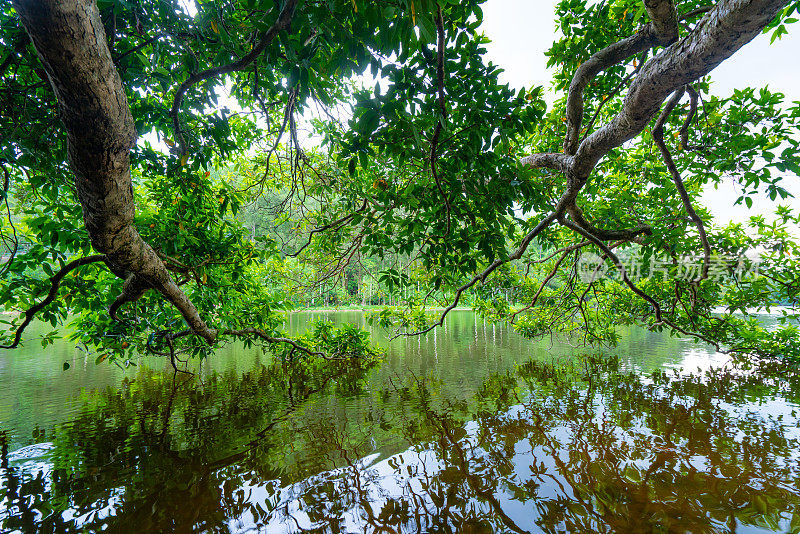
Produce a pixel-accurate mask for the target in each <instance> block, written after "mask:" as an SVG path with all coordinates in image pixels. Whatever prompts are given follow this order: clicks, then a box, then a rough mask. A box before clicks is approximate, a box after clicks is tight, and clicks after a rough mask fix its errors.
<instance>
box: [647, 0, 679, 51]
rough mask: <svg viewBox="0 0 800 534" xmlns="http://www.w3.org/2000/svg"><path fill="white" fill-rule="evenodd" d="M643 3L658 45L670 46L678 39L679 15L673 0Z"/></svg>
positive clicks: (650, 0)
mask: <svg viewBox="0 0 800 534" xmlns="http://www.w3.org/2000/svg"><path fill="white" fill-rule="evenodd" d="M643 1H644V9H645V11H647V16H648V17H650V21H651V22H652V24H653V32H654V33H655V37H656V39H657V40H658V44H660V45H668V44H671V43H673V42H675V41H676V40H677V39H678V15H677V13H676V12H675V3H674V2H673V0H643Z"/></svg>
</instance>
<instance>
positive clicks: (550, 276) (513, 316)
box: [509, 241, 589, 324]
mask: <svg viewBox="0 0 800 534" xmlns="http://www.w3.org/2000/svg"><path fill="white" fill-rule="evenodd" d="M583 244H586V245H588V244H589V242H588V241H583ZM573 250H577V249H576V248H574V246H573V247H569V248H567V249H566V250H565V251H564V253H563V254H561V257H560V258H558V260H556V263H555V265H553V268H552V269H551V270H550V272H549V273H548V275H547V276H546V277H545V279H544V280H542V283H541V285H540V286H539V289H538V290H537V291H536V294H535V295H534V296H533V299H532V300H531V303H530V304H528V305H527V306H525V307H524V308H522V309H519V310H517V311H515V312H514V313H512V314H511V317H510V318H509V322H510V323H512V324H513V323H514V320H515V319H516V318H517V315H519V314H520V313H522V312H524V311H528V310H530V309H531V308H533V307H534V306H536V302H537V301H538V300H539V296H540V295H541V294H542V291H544V288H545V286H546V285H547V282H549V281H550V280H552V279H553V277H554V276H555V275H556V273H557V272H558V268H559V267H561V263H563V261H564V260H565V259H566V258H567V256H569V255H570V253H571V252H572V251H573Z"/></svg>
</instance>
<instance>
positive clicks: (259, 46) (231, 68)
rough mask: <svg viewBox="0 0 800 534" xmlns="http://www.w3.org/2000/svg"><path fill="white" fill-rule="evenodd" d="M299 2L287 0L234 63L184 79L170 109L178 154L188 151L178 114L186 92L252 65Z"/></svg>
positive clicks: (288, 21) (289, 19)
mask: <svg viewBox="0 0 800 534" xmlns="http://www.w3.org/2000/svg"><path fill="white" fill-rule="evenodd" d="M298 2H299V0H286V4H284V6H283V9H282V10H281V12H280V14H279V15H278V20H276V21H275V24H273V25H272V26H271V27H270V28H269V29H268V30H267V31H266V32H264V34H263V35H262V36H261V38H260V39H259V41H258V42H257V43H256V45H255V46H254V47H253V49H252V50H251V51H250V52H248V53H247V54H246V55H245V56H244V57H242V58H241V59H239V60H238V61H234V62H233V63H228V64H227V65H220V66H218V67H212V68H210V69H206V70H204V71H201V72H198V73H197V74H193V75H191V76H190V77H189V78H188V79H187V80H186V81H184V82H183V83H182V84H181V85H180V87H178V90H177V91H176V92H175V99H174V100H173V101H172V109H170V116H171V117H172V128H173V130H174V133H175V144H176V145H177V147H178V155H180V156H183V155H184V154H185V153H186V141H185V140H184V138H183V133H182V131H181V127H180V122H179V120H178V115H179V113H180V109H181V103H182V102H183V97H184V95H185V94H186V92H187V91H188V90H189V89H190V88H191V87H192V86H193V85H196V84H198V83H200V82H202V81H204V80H209V79H211V78H215V77H217V76H220V75H222V74H229V73H231V72H236V71H238V70H242V69H243V68H245V67H247V66H248V65H250V64H251V63H252V62H253V61H255V60H256V59H257V58H258V56H260V55H261V53H262V52H264V50H265V49H266V48H267V46H268V45H269V44H270V43H271V42H272V40H273V39H275V37H276V36H277V35H278V33H279V32H280V31H281V30H285V29H287V28H288V27H289V24H290V23H291V21H292V17H293V16H294V10H295V8H296V7H297V4H298Z"/></svg>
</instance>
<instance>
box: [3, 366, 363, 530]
mask: <svg viewBox="0 0 800 534" xmlns="http://www.w3.org/2000/svg"><path fill="white" fill-rule="evenodd" d="M374 361H375V360H373V359H352V360H340V361H325V360H317V359H309V360H296V361H294V362H292V363H291V364H288V363H280V362H276V363H274V364H272V365H270V366H269V367H263V368H261V369H257V370H254V371H251V372H249V373H246V374H244V375H242V376H237V375H235V374H226V375H222V376H212V377H210V378H208V379H206V380H205V381H204V383H203V384H199V383H198V380H197V379H196V377H182V376H181V375H178V376H177V377H175V376H173V375H169V374H159V373H153V372H150V371H144V372H142V373H140V374H139V375H138V376H137V378H136V379H135V380H133V381H130V382H127V381H126V382H125V383H123V385H122V386H121V387H120V388H119V389H117V390H113V389H110V388H109V389H107V390H106V391H103V392H102V393H100V394H99V395H96V396H92V397H90V398H89V399H88V401H87V403H86V405H85V406H84V409H83V410H82V412H81V414H80V415H79V416H78V417H77V418H76V419H75V420H74V421H72V422H70V423H69V424H68V425H63V426H61V427H58V428H56V429H55V430H54V432H53V443H54V452H53V455H52V458H51V460H52V469H51V472H50V475H49V480H41V479H40V478H41V477H40V478H39V479H37V478H36V477H29V476H28V477H25V476H23V473H21V472H20V470H19V469H15V468H13V467H12V468H10V469H5V470H3V475H4V476H3V477H2V478H3V479H4V480H3V482H4V483H3V486H2V488H0V496H2V497H4V498H5V499H6V504H5V505H4V508H5V510H3V509H0V518H2V519H3V521H2V523H0V526H2V527H3V528H19V529H22V530H23V531H30V532H51V531H70V530H80V529H85V530H88V531H96V530H98V529H100V528H102V527H109V526H110V527H111V528H112V529H118V530H123V531H129V530H131V529H133V530H136V531H140V532H168V531H186V530H203V531H221V532H227V531H228V530H229V529H228V527H227V523H228V519H229V518H235V517H237V516H238V515H241V514H242V513H244V511H245V510H248V509H250V508H251V506H252V503H251V502H250V501H249V500H248V499H247V497H246V494H245V492H244V491H242V490H241V488H243V487H246V486H247V485H248V484H250V483H251V482H252V481H256V480H257V481H259V482H261V481H264V480H272V479H277V478H279V477H280V478H281V479H283V478H288V479H292V478H293V477H294V479H301V478H305V477H307V476H309V474H311V473H314V472H317V471H318V470H319V469H320V468H321V467H320V466H313V465H301V464H299V463H298V462H291V461H288V462H286V463H287V465H290V466H292V467H294V468H296V471H295V472H290V473H287V472H284V471H283V470H282V469H281V466H282V465H283V464H284V461H285V460H286V452H287V449H291V445H292V436H291V435H287V434H286V433H284V432H282V431H281V428H282V425H284V424H285V422H286V421H287V420H288V419H290V418H291V417H292V414H293V413H295V412H296V411H297V410H300V409H301V408H302V407H303V406H304V405H305V403H307V402H308V401H309V399H311V398H312V397H314V396H315V394H317V393H319V392H320V391H322V390H326V391H327V390H330V391H331V392H332V394H335V395H337V396H339V397H345V398H346V397H349V396H353V395H357V394H359V393H360V391H361V384H362V381H363V378H364V376H365V373H366V371H367V370H368V369H369V368H370V367H372V365H373V364H374ZM287 438H288V439H287ZM64 510H68V511H69V512H68V515H69V516H70V517H76V518H79V519H73V520H67V521H65V520H64V519H63V518H62V511H64ZM108 510H111V511H112V513H111V516H109V517H106V516H108ZM2 514H5V517H3V515H2ZM134 525H135V527H134Z"/></svg>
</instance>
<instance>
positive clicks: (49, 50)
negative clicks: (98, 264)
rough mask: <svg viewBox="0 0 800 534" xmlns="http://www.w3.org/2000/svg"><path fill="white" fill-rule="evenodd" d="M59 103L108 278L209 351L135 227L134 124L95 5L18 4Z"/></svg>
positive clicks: (193, 316) (62, 1) (56, 0)
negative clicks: (149, 293)
mask: <svg viewBox="0 0 800 534" xmlns="http://www.w3.org/2000/svg"><path fill="white" fill-rule="evenodd" d="M13 5H14V7H15V9H16V11H17V13H18V14H19V16H20V18H21V19H22V23H23V25H24V27H25V30H26V31H27V32H28V35H29V36H30V37H31V41H32V42H33V45H34V47H35V48H36V52H37V54H38V55H39V58H40V59H41V61H42V64H43V65H44V67H45V70H46V71H47V75H48V77H49V79H50V83H51V85H52V87H53V91H54V92H55V94H56V97H57V99H58V106H59V112H60V117H61V120H62V122H63V124H64V127H65V129H66V132H67V140H68V153H69V161H70V166H71V168H72V171H73V172H74V173H75V185H76V188H77V191H78V198H79V199H80V202H81V207H82V208H83V219H84V223H85V225H86V229H87V230H88V232H89V237H90V239H91V241H92V245H93V246H94V248H95V249H96V250H97V251H98V252H101V253H103V254H105V255H106V263H107V264H108V265H109V267H110V268H111V270H112V271H113V272H114V273H115V274H117V275H118V276H119V275H122V276H123V277H125V278H128V277H129V276H134V277H136V278H138V279H139V280H140V282H141V283H142V284H149V285H150V286H151V287H153V288H154V289H156V290H158V291H159V292H160V293H161V294H162V295H163V296H164V297H165V298H166V299H167V300H168V301H169V302H171V303H172V304H173V305H174V306H175V307H176V308H177V309H178V310H179V311H180V313H181V315H182V316H183V317H184V319H185V320H186V322H187V323H188V324H189V326H190V327H191V328H192V330H194V331H195V332H197V333H198V334H199V335H201V336H202V337H203V338H204V339H205V340H206V341H207V342H208V343H211V342H213V341H214V334H213V332H212V331H210V330H209V329H208V327H207V326H206V325H205V323H204V322H203V320H202V318H201V317H200V315H199V313H198V312H197V309H196V308H195V307H194V305H193V304H192V303H191V302H190V301H189V299H188V298H187V297H186V295H184V294H183V292H182V291H181V290H180V288H179V287H178V286H177V285H176V284H175V282H174V281H173V280H172V278H171V277H170V275H169V272H168V271H167V269H166V267H165V266H164V263H163V262H162V261H161V259H160V258H159V257H158V255H157V254H156V252H155V251H154V250H153V249H152V248H151V247H150V246H149V245H148V244H147V243H145V242H144V240H142V238H141V236H140V235H139V233H138V232H137V231H136V228H135V227H134V226H133V216H134V209H135V201H134V198H133V187H132V183H131V171H130V149H131V147H132V146H133V144H134V142H135V140H136V132H135V129H134V124H133V118H132V116H131V112H130V108H129V107H128V102H127V98H126V95H125V91H124V90H123V88H122V83H121V80H120V77H119V73H118V72H117V70H116V68H115V67H114V63H113V61H112V59H111V53H110V52H109V49H108V46H107V44H106V39H105V35H104V33H105V32H104V30H103V24H102V21H101V19H100V13H99V11H98V9H97V4H96V3H95V2H93V1H86V0H40V1H32V0H15V1H14V4H13Z"/></svg>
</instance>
